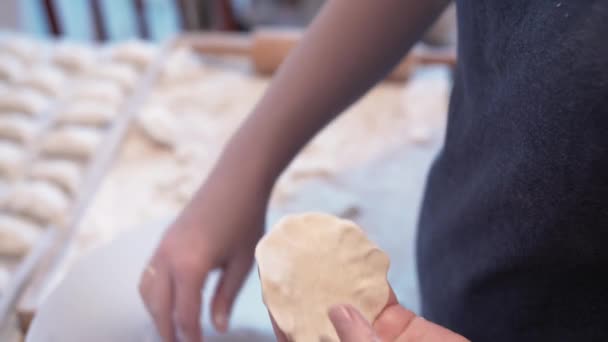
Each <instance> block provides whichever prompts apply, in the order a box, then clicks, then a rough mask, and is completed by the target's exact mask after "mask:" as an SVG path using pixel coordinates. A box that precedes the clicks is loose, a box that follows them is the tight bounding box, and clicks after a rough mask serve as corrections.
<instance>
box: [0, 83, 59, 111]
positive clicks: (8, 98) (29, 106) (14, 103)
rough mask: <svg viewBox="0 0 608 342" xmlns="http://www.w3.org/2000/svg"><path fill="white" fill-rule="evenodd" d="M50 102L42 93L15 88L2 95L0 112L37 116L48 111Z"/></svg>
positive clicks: (0, 96) (0, 95)
mask: <svg viewBox="0 0 608 342" xmlns="http://www.w3.org/2000/svg"><path fill="white" fill-rule="evenodd" d="M49 105H50V101H49V100H48V98H47V97H46V96H44V95H42V94H41V93H39V92H37V91H34V90H31V89H23V88H17V89H15V88H13V89H10V90H9V91H6V92H4V93H2V94H0V111H2V112H19V113H24V114H27V115H30V116H36V115H39V114H41V113H42V112H44V111H45V110H46V109H48V107H49Z"/></svg>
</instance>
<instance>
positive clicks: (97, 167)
mask: <svg viewBox="0 0 608 342" xmlns="http://www.w3.org/2000/svg"><path fill="white" fill-rule="evenodd" d="M172 44H173V43H172V42H168V43H166V44H164V45H162V46H161V49H160V51H159V53H158V54H157V56H156V58H155V59H154V61H153V62H152V63H151V64H150V65H148V67H147V68H146V69H145V70H144V71H143V72H142V73H141V74H140V77H139V79H138V81H137V83H136V85H135V87H134V88H133V90H131V92H130V95H127V97H126V99H125V100H124V102H123V103H122V105H121V106H120V108H119V113H121V115H119V116H117V118H116V119H115V120H114V122H112V123H111V125H110V127H108V128H107V131H106V132H105V133H104V137H103V138H102V141H101V143H100V148H99V150H98V151H97V152H96V154H95V155H94V156H93V157H92V158H91V160H90V161H89V163H88V165H87V167H86V169H85V173H84V175H85V178H84V180H83V182H82V187H81V190H80V191H79V192H78V194H77V195H76V197H75V198H74V201H73V203H72V205H71V210H70V212H69V213H68V216H67V217H66V219H65V220H64V221H63V222H62V224H61V226H59V227H47V228H48V229H46V231H45V234H43V236H42V238H41V239H40V241H39V242H38V243H37V244H36V245H35V246H34V248H33V249H32V250H31V251H30V253H29V254H28V255H27V256H26V257H25V258H24V260H23V261H22V262H21V263H20V265H19V266H18V267H17V269H16V271H15V272H14V275H13V279H12V282H11V284H10V285H9V287H8V289H7V291H6V292H5V294H4V295H3V296H2V297H1V298H0V323H5V322H7V321H8V318H9V317H11V315H13V314H15V313H16V314H17V316H18V319H19V323H20V325H21V328H22V330H23V331H26V330H27V327H28V326H29V323H30V322H31V320H32V318H33V316H34V314H35V312H36V308H37V306H38V304H39V303H40V302H41V301H42V300H43V299H44V297H45V296H46V294H48V292H49V291H50V290H51V289H52V286H53V285H54V284H55V282H56V281H57V280H58V279H60V278H61V275H62V273H63V272H62V267H61V266H62V263H64V262H65V259H66V256H67V251H68V249H69V247H70V245H71V244H72V243H73V241H74V238H75V237H76V235H77V233H78V231H79V223H80V221H81V220H82V218H83V216H84V214H85V213H86V210H87V208H88V207H89V205H90V203H91V201H92V200H93V198H94V196H95V194H96V191H97V189H98V187H99V185H100V184H101V182H102V181H103V178H104V176H105V175H106V173H107V171H108V170H109V169H110V167H111V166H112V163H113V161H114V159H115V157H116V156H117V154H118V152H119V150H120V146H121V145H122V142H123V140H124V138H125V136H126V133H127V132H128V131H129V128H130V126H131V125H132V123H133V121H134V120H133V119H134V117H135V116H136V115H137V113H138V112H139V109H140V107H141V105H142V103H143V102H144V100H145V98H146V96H147V94H148V93H149V92H150V89H151V88H152V86H153V84H154V82H155V79H156V78H157V77H158V75H159V72H160V70H161V68H162V64H163V60H164V58H165V57H166V54H167V53H168V51H170V50H171V45H172ZM53 121H54V117H53V115H51V119H50V122H48V123H46V124H45V125H47V126H49V127H50V126H52V125H53V124H54V122H53ZM0 328H1V327H0Z"/></svg>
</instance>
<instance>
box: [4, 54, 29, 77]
mask: <svg viewBox="0 0 608 342" xmlns="http://www.w3.org/2000/svg"><path fill="white" fill-rule="evenodd" d="M23 69H24V68H23V63H22V62H21V60H19V59H18V58H17V57H15V56H13V55H9V54H7V53H0V79H2V80H5V81H8V82H15V81H17V80H19V78H20V77H21V76H22V75H23V72H24V71H23Z"/></svg>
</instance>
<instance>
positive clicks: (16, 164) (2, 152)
mask: <svg viewBox="0 0 608 342" xmlns="http://www.w3.org/2000/svg"><path fill="white" fill-rule="evenodd" d="M25 158H26V155H25V151H24V150H23V148H21V147H19V146H17V145H14V144H11V143H6V142H0V174H2V175H3V176H4V177H6V178H9V179H14V178H16V177H17V176H18V175H19V174H20V173H21V170H22V168H23V163H24V162H25Z"/></svg>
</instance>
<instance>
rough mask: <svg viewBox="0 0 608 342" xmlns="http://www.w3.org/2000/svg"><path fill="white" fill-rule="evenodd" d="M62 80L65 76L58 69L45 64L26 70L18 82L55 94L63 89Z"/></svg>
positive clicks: (48, 93) (51, 94)
mask: <svg viewBox="0 0 608 342" xmlns="http://www.w3.org/2000/svg"><path fill="white" fill-rule="evenodd" d="M64 82H65V76H64V74H63V72H62V71H61V70H60V69H58V68H56V67H52V66H50V65H45V66H39V67H35V68H33V69H32V70H28V72H26V73H25V76H24V77H23V78H21V80H20V82H19V83H20V84H21V85H24V86H28V87H32V88H34V89H37V90H40V91H41V92H43V93H45V94H47V95H50V96H57V95H59V94H60V93H61V92H62V91H64Z"/></svg>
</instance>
